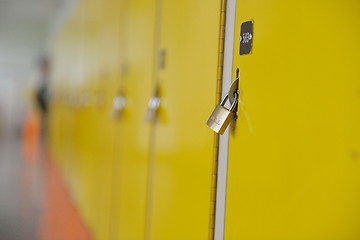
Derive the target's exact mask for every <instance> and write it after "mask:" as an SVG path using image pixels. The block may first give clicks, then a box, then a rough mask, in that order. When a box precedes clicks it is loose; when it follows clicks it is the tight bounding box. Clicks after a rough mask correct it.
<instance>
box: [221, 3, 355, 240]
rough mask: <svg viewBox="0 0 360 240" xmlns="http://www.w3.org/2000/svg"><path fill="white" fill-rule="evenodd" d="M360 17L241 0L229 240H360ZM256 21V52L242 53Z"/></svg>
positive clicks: (333, 7)
mask: <svg viewBox="0 0 360 240" xmlns="http://www.w3.org/2000/svg"><path fill="white" fill-rule="evenodd" d="M359 10H360V3H359V2H358V1H335V0H332V1H310V0H304V1H285V0H273V1H265V0H259V1H248V0H238V1H237V9H236V27H235V39H234V44H235V45H234V55H233V56H234V64H233V76H234V77H235V74H236V70H237V68H239V70H240V87H239V88H240V92H241V93H240V94H241V103H240V104H239V108H238V119H237V121H236V124H235V126H234V129H233V130H232V132H231V134H230V147H229V160H228V164H229V165H228V166H229V170H228V189H227V205H226V221H225V223H226V226H225V239H227V240H230V239H262V240H264V239H307V240H310V239H314V240H318V239H359V237H360V228H359V222H360V205H359V202H360V184H359V183H360V161H359V160H360V158H359V156H360V155H359V153H360V141H359V140H360V137H359V134H360V125H359V120H360V111H359V109H360V108H359V107H360V94H359V91H360V80H359V79H360V69H359V67H358V63H359V60H360V47H359V42H360V15H359ZM246 21H253V33H252V52H251V54H248V55H246V54H245V55H240V54H239V52H240V49H239V47H240V42H239V37H240V29H241V24H242V23H243V22H246Z"/></svg>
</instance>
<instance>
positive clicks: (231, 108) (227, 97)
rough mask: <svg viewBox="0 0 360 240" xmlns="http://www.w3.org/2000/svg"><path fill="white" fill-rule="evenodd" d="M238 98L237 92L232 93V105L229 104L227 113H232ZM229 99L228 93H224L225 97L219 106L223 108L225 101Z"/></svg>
mask: <svg viewBox="0 0 360 240" xmlns="http://www.w3.org/2000/svg"><path fill="white" fill-rule="evenodd" d="M238 97H239V94H238V93H237V92H234V101H233V103H232V104H231V106H230V108H229V111H230V112H232V111H234V109H235V107H236V105H237V102H238ZM228 99H229V93H226V95H225V96H224V98H223V99H222V100H221V102H220V105H221V106H223V107H225V106H224V105H225V103H226V101H227V100H228Z"/></svg>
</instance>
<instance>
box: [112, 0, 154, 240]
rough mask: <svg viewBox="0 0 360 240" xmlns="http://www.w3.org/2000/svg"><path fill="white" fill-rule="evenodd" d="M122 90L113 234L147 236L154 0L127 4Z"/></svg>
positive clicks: (128, 239)
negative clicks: (146, 118) (149, 104)
mask: <svg viewBox="0 0 360 240" xmlns="http://www.w3.org/2000/svg"><path fill="white" fill-rule="evenodd" d="M122 6H123V8H125V9H123V10H122V13H123V16H122V17H121V29H122V30H121V36H120V41H119V44H121V45H120V47H121V50H120V61H121V64H120V65H119V66H118V68H119V69H120V71H121V77H120V79H119V85H120V87H119V89H118V94H119V95H120V96H122V97H123V98H124V100H125V107H124V109H123V110H122V112H121V115H120V117H119V119H118V121H117V130H116V145H115V146H116V158H115V164H114V168H115V169H114V173H115V175H114V187H113V191H114V202H113V204H112V212H113V216H112V219H113V223H112V225H111V239H126V240H133V239H134V240H143V239H144V237H145V218H146V217H145V216H146V200H147V173H148V159H149V139H150V126H149V125H148V124H146V122H145V112H146V109H147V103H148V100H149V98H150V96H151V92H150V91H149V89H152V85H153V74H152V73H153V64H154V63H153V60H154V38H155V33H154V29H155V16H156V5H155V0H150V1H149V0H126V1H123V4H122Z"/></svg>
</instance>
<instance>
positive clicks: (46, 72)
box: [36, 57, 50, 137]
mask: <svg viewBox="0 0 360 240" xmlns="http://www.w3.org/2000/svg"><path fill="white" fill-rule="evenodd" d="M49 76H50V62H49V60H48V58H46V57H43V58H42V59H41V61H40V78H41V79H40V83H39V86H38V89H37V92H36V102H37V106H38V108H39V110H40V112H41V136H42V137H46V132H47V115H48V100H49V93H48V83H49Z"/></svg>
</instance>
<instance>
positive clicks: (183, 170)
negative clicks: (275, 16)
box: [147, 0, 220, 240]
mask: <svg viewBox="0 0 360 240" xmlns="http://www.w3.org/2000/svg"><path fill="white" fill-rule="evenodd" d="M219 18H220V2H219V1H210V2H209V1H190V0H186V1H162V6H161V30H160V36H161V37H160V43H159V52H160V51H162V52H165V53H166V54H165V59H164V61H165V64H163V67H162V68H161V69H159V72H158V76H157V81H158V85H159V86H160V98H161V106H160V110H159V118H158V122H157V123H156V125H155V139H154V141H155V142H154V143H155V144H154V147H155V149H154V159H153V162H152V164H153V166H151V167H153V168H154V169H153V171H154V179H153V181H154V183H153V184H154V185H153V187H152V189H151V192H150V197H151V199H150V200H151V216H150V217H151V226H150V228H149V231H148V233H147V234H148V237H147V239H154V240H155V239H156V240H161V239H196V240H200V239H208V238H209V227H210V225H209V222H210V213H211V211H212V210H211V209H210V207H211V205H210V201H211V199H210V196H211V194H210V193H211V187H212V183H211V179H212V178H211V177H212V163H213V161H212V160H213V133H212V132H211V131H209V130H208V129H207V126H206V125H205V124H204V119H207V117H208V115H209V113H211V111H212V107H213V106H212V105H211V104H209V103H213V102H214V100H215V97H216V95H215V92H216V85H215V84H214V83H215V82H216V77H217V63H218V61H217V60H218V39H219V36H218V33H219Z"/></svg>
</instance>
